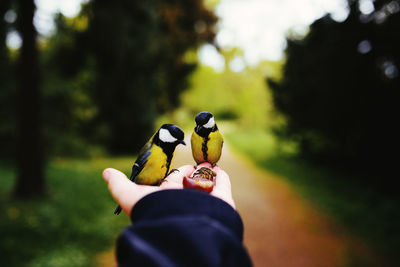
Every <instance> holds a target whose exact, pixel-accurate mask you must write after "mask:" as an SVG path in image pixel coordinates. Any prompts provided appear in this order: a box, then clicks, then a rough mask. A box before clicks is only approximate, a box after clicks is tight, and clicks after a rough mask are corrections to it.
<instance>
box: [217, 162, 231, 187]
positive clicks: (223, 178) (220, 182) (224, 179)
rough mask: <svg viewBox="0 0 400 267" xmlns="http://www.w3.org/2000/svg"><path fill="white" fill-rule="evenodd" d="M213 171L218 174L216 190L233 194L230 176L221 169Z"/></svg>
mask: <svg viewBox="0 0 400 267" xmlns="http://www.w3.org/2000/svg"><path fill="white" fill-rule="evenodd" d="M213 171H214V172H215V173H216V174H217V176H216V177H215V188H217V189H219V190H225V191H229V192H231V180H230V179H229V175H228V174H227V173H226V172H225V171H224V170H222V169H221V168H220V167H217V166H216V167H214V168H213Z"/></svg>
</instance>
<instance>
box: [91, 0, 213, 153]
mask: <svg viewBox="0 0 400 267" xmlns="http://www.w3.org/2000/svg"><path fill="white" fill-rule="evenodd" d="M89 7H90V9H89V11H90V13H89V31H88V33H89V35H88V39H87V41H88V45H87V47H90V48H91V49H92V51H93V55H94V58H95V59H96V62H97V69H96V73H97V76H96V77H97V79H96V80H97V81H96V85H95V99H96V103H97V104H98V107H99V116H98V120H99V122H100V123H102V124H103V125H104V128H103V129H105V131H106V135H105V142H106V143H107V144H108V148H109V150H110V151H112V152H117V153H131V152H133V151H137V150H138V149H139V148H140V147H141V146H142V144H143V143H144V142H145V141H146V140H147V139H148V138H149V136H151V134H152V131H153V121H154V119H155V117H156V116H157V115H158V114H159V113H160V112H165V111H168V110H171V109H173V108H174V107H176V106H177V105H178V103H179V94H180V93H181V92H182V90H184V89H185V88H186V87H187V83H186V79H187V77H188V75H189V74H190V73H191V72H192V71H193V70H194V67H195V65H194V64H188V63H185V62H184V55H185V53H186V52H187V51H188V50H190V49H195V48H197V47H198V46H199V45H200V44H202V43H204V42H212V41H213V39H214V36H215V33H214V31H213V27H214V25H215V23H216V21H217V19H216V17H215V15H214V14H213V13H212V12H211V11H209V10H207V9H206V8H205V7H204V5H203V2H202V1H201V0H190V1H182V0H180V1H178V0H151V1H139V2H138V1H128V0H120V1H117V2H110V1H101V0H98V1H93V2H92V3H91V6H89Z"/></svg>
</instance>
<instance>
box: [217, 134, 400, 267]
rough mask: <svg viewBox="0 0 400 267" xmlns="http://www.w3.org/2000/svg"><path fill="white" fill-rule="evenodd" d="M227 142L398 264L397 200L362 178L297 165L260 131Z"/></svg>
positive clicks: (285, 148)
mask: <svg viewBox="0 0 400 267" xmlns="http://www.w3.org/2000/svg"><path fill="white" fill-rule="evenodd" d="M225 136H226V137H227V139H228V141H229V142H230V143H231V144H232V145H233V146H234V148H236V149H237V150H239V151H240V152H242V153H244V154H246V155H247V156H249V157H250V158H251V159H252V160H253V161H255V162H256V164H257V165H258V166H260V167H262V168H264V169H266V170H268V171H270V172H273V173H276V174H278V175H280V176H281V177H283V178H284V179H286V180H287V181H289V182H290V183H291V184H292V185H293V187H294V188H295V189H296V190H297V191H298V192H300V193H301V194H302V195H303V196H304V197H305V198H306V199H308V200H309V202H311V203H312V204H313V205H314V206H316V207H317V208H319V209H320V210H322V211H324V212H327V213H328V214H330V215H331V216H332V217H333V218H334V219H335V220H336V221H337V222H338V223H339V224H341V225H343V226H344V228H346V229H347V230H348V231H349V232H351V233H352V234H355V235H356V236H358V237H359V238H361V239H362V240H364V241H365V242H366V243H367V244H368V245H369V246H370V247H371V248H373V249H374V250H375V251H377V252H378V254H380V255H384V256H385V257H387V258H389V259H390V261H393V262H396V263H398V255H397V254H398V248H399V247H400V229H399V226H400V213H399V212H398V207H399V204H400V201H399V197H396V196H393V195H387V194H385V193H382V192H381V191H379V190H376V188H375V187H374V186H373V185H371V184H370V183H366V182H364V179H363V177H359V176H356V175H355V174H350V173H347V172H345V171H339V170H333V169H328V168H325V167H321V166H316V165H312V164H310V163H308V162H306V161H305V160H302V159H299V158H298V157H295V156H294V155H295V153H294V152H295V150H296V149H295V148H294V147H293V144H281V145H279V144H278V143H277V142H276V140H275V139H274V137H273V136H272V135H271V134H268V133H265V132H263V131H253V132H246V133H243V132H240V131H232V132H230V133H228V134H226V135H225ZM376 179H379V177H376ZM397 266H399V265H397Z"/></svg>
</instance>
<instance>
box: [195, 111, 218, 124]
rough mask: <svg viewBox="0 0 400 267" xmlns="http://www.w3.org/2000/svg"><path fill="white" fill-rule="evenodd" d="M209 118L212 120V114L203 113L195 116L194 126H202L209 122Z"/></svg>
mask: <svg viewBox="0 0 400 267" xmlns="http://www.w3.org/2000/svg"><path fill="white" fill-rule="evenodd" d="M211 118H214V116H213V114H211V113H210V112H207V111H203V112H200V113H199V114H197V115H196V118H195V119H194V120H195V121H196V125H201V126H204V125H206V124H207V123H208V122H209V121H210V119H211ZM212 124H213V123H212ZM212 126H214V125H212Z"/></svg>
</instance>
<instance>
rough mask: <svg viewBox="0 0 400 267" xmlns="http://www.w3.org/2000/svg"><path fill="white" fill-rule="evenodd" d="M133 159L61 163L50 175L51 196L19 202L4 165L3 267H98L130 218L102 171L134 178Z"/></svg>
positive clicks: (0, 190)
mask: <svg viewBox="0 0 400 267" xmlns="http://www.w3.org/2000/svg"><path fill="white" fill-rule="evenodd" d="M131 163H132V158H113V159H105V158H98V159H92V160H72V159H57V160H54V161H52V162H51V163H50V164H49V166H48V168H47V171H46V176H47V185H48V194H47V196H45V197H43V198H42V199H38V200H34V201H22V200H15V199H13V198H12V197H11V191H12V188H13V185H14V182H15V178H14V176H15V174H14V171H13V169H12V168H11V167H10V166H5V165H4V164H3V165H0V183H1V184H2V186H1V187H0V207H1V210H2V211H3V212H1V213H0V233H1V234H0V236H1V241H0V251H1V265H2V266H97V263H96V256H97V255H98V254H99V253H101V252H103V251H106V250H110V249H112V248H113V246H114V245H115V239H116V238H117V236H118V234H119V233H120V232H121V230H122V229H123V228H124V227H125V226H127V225H128V224H129V219H128V217H127V216H124V215H120V216H115V215H114V214H113V210H114V208H115V206H116V204H115V202H114V200H113V199H112V198H111V196H110V194H109V192H108V189H107V185H106V183H105V182H104V181H103V179H102V178H101V173H102V170H103V169H104V168H106V167H115V168H119V169H121V170H123V171H124V172H125V173H128V171H129V169H130V165H131Z"/></svg>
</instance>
